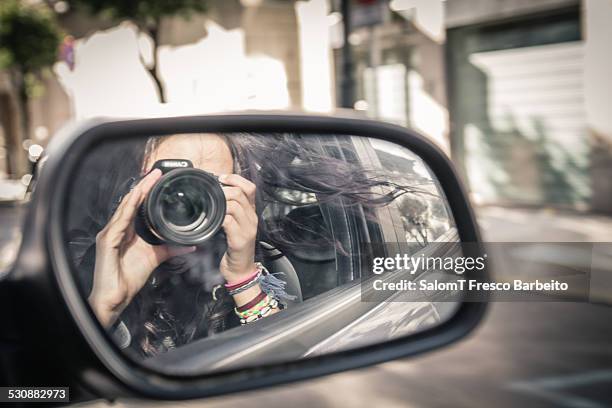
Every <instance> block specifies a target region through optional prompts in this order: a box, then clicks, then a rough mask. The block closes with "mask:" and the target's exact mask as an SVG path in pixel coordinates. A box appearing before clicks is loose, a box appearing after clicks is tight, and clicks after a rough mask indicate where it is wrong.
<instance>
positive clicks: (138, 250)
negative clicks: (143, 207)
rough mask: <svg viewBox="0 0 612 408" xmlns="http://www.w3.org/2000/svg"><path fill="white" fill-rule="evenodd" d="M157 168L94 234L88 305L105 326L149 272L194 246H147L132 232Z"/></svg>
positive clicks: (158, 173)
mask: <svg viewBox="0 0 612 408" xmlns="http://www.w3.org/2000/svg"><path fill="white" fill-rule="evenodd" d="M161 175H162V172H161V171H160V170H158V169H155V170H153V171H152V172H150V173H149V174H148V175H146V176H145V177H144V178H143V179H142V180H141V181H140V182H139V183H138V184H137V185H136V187H134V189H133V190H132V191H131V192H130V193H128V194H127V195H126V196H125V197H123V199H122V200H121V203H120V204H119V206H118V207H117V210H116V211H115V213H114V214H113V216H112V217H111V219H110V221H109V222H108V224H107V225H106V227H104V229H102V231H100V232H99V233H98V235H97V236H96V262H95V268H94V279H93V288H92V291H91V294H90V296H89V304H90V305H91V307H92V309H93V311H94V313H95V314H96V316H97V318H98V320H99V321H100V323H101V324H102V325H103V326H104V327H106V328H108V327H110V326H111V325H112V324H113V323H114V322H115V321H116V320H117V317H118V316H119V315H120V314H121V312H122V311H123V310H124V309H125V307H126V306H127V305H129V303H130V302H131V301H132V299H133V298H134V296H135V295H136V294H137V293H138V291H139V290H140V289H141V288H142V287H143V286H144V284H145V283H146V282H147V280H148V279H149V276H150V275H151V273H152V272H153V271H154V270H155V268H157V267H158V266H159V265H160V264H161V263H163V262H164V261H166V260H167V259H169V258H171V257H173V256H177V255H182V254H186V253H189V252H192V251H193V250H194V249H195V248H194V247H170V246H167V245H150V244H148V243H147V242H146V241H144V240H143V239H142V238H140V237H139V236H138V234H136V233H135V231H134V222H133V221H134V216H135V215H136V213H137V211H138V207H139V206H140V204H142V202H143V201H144V199H145V197H146V196H147V194H148V193H149V191H150V190H151V188H152V187H153V185H154V184H155V183H156V182H157V180H158V179H159V178H160V177H161Z"/></svg>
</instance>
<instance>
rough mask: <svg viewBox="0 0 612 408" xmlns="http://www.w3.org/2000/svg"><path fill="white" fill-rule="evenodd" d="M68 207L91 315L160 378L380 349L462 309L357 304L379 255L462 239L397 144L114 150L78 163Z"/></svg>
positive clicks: (216, 141)
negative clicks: (365, 348)
mask: <svg viewBox="0 0 612 408" xmlns="http://www.w3.org/2000/svg"><path fill="white" fill-rule="evenodd" d="M66 200H67V202H66V209H67V210H66V216H67V223H66V224H67V225H66V228H65V231H66V241H67V243H68V248H69V251H70V256H71V258H72V260H73V263H74V271H75V275H76V279H77V280H78V283H79V285H80V288H81V290H82V293H83V296H84V297H86V298H87V301H88V304H89V305H90V307H91V309H92V312H93V313H94V314H95V316H96V317H97V319H98V320H99V322H100V324H101V325H102V326H103V327H104V328H105V329H106V330H107V331H108V333H109V336H111V338H112V339H113V340H114V341H115V343H116V344H117V346H118V347H119V348H120V349H122V350H123V352H125V353H126V354H127V355H128V356H129V357H131V358H133V359H135V360H138V361H140V362H141V363H144V364H147V365H149V366H151V367H154V368H156V369H158V370H163V371H165V372H169V373H179V374H195V373H201V372H206V371H213V370H222V369H227V368H235V367H242V366H249V365H252V364H256V363H262V362H278V361H291V360H295V359H298V358H304V357H309V356H314V355H321V354H326V353H330V352H335V351H340V350H345V349H350V348H355V347H360V346H363V345H368V344H374V343H380V342H384V341H387V340H390V339H393V338H397V337H401V336H406V335H409V334H412V333H416V332H419V331H422V330H424V329H427V328H431V327H433V326H435V325H438V324H440V323H442V322H444V321H446V320H448V319H449V318H450V317H452V315H453V313H454V311H455V309H456V307H457V303H456V302H438V301H436V299H420V300H419V301H410V302H392V301H391V302H387V301H377V302H373V301H363V299H362V298H361V290H360V285H359V283H360V282H362V281H363V280H365V279H368V278H370V277H372V276H373V271H372V260H373V259H374V258H375V257H380V256H390V255H393V252H394V251H395V252H398V251H400V249H398V248H400V247H401V248H402V249H401V251H404V252H408V253H409V254H411V255H414V254H418V253H420V252H421V251H425V250H428V248H431V247H432V245H434V244H435V243H436V242H456V241H458V237H457V232H456V230H455V223H454V221H453V219H452V216H451V212H450V210H449V208H448V203H447V201H446V199H445V197H444V194H443V192H442V189H441V187H440V185H439V183H438V181H437V179H436V178H435V177H434V175H433V174H432V172H431V171H430V169H429V168H428V166H427V165H426V164H425V163H424V162H423V160H421V159H420V158H419V157H418V156H416V155H415V154H414V153H412V152H411V151H409V150H408V149H406V148H404V147H401V146H399V145H396V144H393V143H390V142H386V141H381V140H377V139H373V138H365V137H358V136H338V135H305V134H300V135H297V134H266V135H262V134H250V133H241V134H210V133H202V134H178V135H168V136H163V137H150V138H146V137H143V138H135V139H123V140H120V141H112V142H110V141H109V142H104V143H101V144H99V145H97V147H95V148H94V149H92V150H91V151H90V153H89V154H88V155H87V156H86V157H84V158H83V159H82V161H81V163H80V168H79V169H78V173H77V175H76V177H75V178H74V181H73V184H72V186H71V193H70V194H68V195H67V199H66ZM394 248H395V249H394ZM425 272H427V271H425Z"/></svg>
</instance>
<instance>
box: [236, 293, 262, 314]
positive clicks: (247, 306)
mask: <svg viewBox="0 0 612 408" xmlns="http://www.w3.org/2000/svg"><path fill="white" fill-rule="evenodd" d="M267 296H268V294H267V293H266V292H264V291H263V290H262V291H261V292H259V294H258V295H257V296H255V298H253V299H252V300H251V301H250V302H248V303H246V304H244V305H242V306H239V307H237V308H236V311H237V312H245V311H247V310H249V309H251V308H252V307H255V305H257V304H258V303H259V302H261V301H262V300H264V299H265V298H266V297H267Z"/></svg>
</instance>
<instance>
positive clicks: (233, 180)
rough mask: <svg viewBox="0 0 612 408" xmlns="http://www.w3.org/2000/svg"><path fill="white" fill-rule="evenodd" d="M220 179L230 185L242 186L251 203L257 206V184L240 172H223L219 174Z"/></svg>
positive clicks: (241, 188)
mask: <svg viewBox="0 0 612 408" xmlns="http://www.w3.org/2000/svg"><path fill="white" fill-rule="evenodd" d="M219 181H221V182H222V183H223V184H226V185H228V186H232V187H238V188H240V190H242V191H243V192H244V194H245V195H246V197H247V199H248V200H249V203H250V204H251V205H252V206H255V192H256V190H257V188H256V187H255V184H253V183H251V182H250V181H249V180H247V179H245V178H244V177H242V176H239V175H238V174H223V175H221V176H219Z"/></svg>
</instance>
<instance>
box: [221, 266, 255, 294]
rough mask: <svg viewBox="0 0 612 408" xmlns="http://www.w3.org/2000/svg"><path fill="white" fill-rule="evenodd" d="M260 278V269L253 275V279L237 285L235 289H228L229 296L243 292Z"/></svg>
mask: <svg viewBox="0 0 612 408" xmlns="http://www.w3.org/2000/svg"><path fill="white" fill-rule="evenodd" d="M260 279H261V271H259V272H258V273H257V275H256V276H255V278H254V279H253V280H251V281H249V282H247V283H246V284H245V285H242V286H239V287H238V288H236V289H228V293H229V294H230V295H231V296H234V295H237V294H238V293H241V292H244V291H245V290H247V289H250V288H252V287H253V286H255V285H257V284H258V283H259V280H260Z"/></svg>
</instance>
